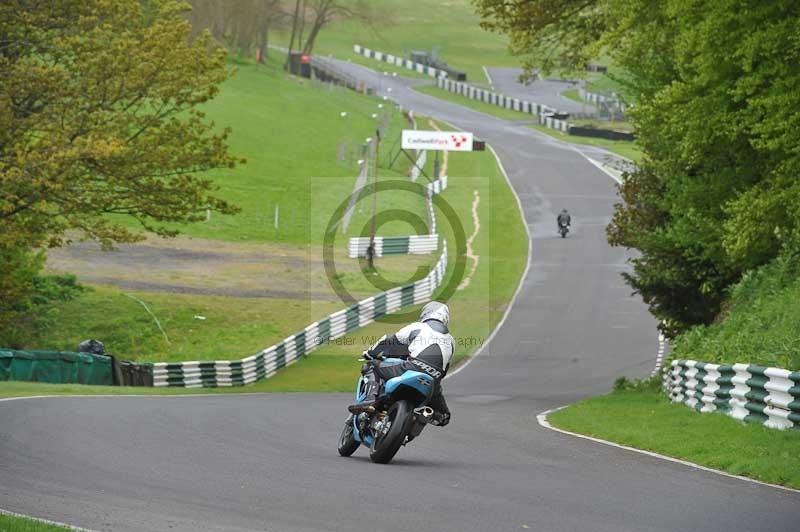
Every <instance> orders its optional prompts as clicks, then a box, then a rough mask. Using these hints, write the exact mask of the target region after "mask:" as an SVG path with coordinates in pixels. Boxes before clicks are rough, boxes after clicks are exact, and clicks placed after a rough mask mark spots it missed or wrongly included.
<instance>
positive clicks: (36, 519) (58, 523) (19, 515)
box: [0, 508, 98, 532]
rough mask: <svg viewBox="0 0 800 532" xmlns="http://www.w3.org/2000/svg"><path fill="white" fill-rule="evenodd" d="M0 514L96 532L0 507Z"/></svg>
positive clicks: (84, 531) (86, 531) (83, 531)
mask: <svg viewBox="0 0 800 532" xmlns="http://www.w3.org/2000/svg"><path fill="white" fill-rule="evenodd" d="M0 515H8V516H10V517H20V518H23V519H30V520H31V521H36V522H38V523H44V524H46V525H53V526H60V527H63V528H66V529H67V530H74V531H76V532H98V531H96V530H92V529H91V528H83V527H79V526H75V525H70V524H68V523H62V522H60V521H53V520H50V519H44V518H41V517H34V516H32V515H25V514H21V513H18V512H12V511H11V510H4V509H2V508H0Z"/></svg>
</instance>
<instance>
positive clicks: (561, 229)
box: [558, 223, 569, 238]
mask: <svg viewBox="0 0 800 532" xmlns="http://www.w3.org/2000/svg"><path fill="white" fill-rule="evenodd" d="M558 232H559V233H561V238H567V233H569V224H561V223H560V224H558Z"/></svg>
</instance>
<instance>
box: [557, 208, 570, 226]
mask: <svg viewBox="0 0 800 532" xmlns="http://www.w3.org/2000/svg"><path fill="white" fill-rule="evenodd" d="M571 223H572V217H571V216H570V215H569V213H568V212H567V209H561V212H560V213H558V216H557V217H556V224H557V228H558V230H561V227H562V226H565V225H566V226H567V227H569V226H570V224H571Z"/></svg>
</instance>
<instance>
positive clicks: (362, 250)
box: [347, 233, 439, 259]
mask: <svg viewBox="0 0 800 532" xmlns="http://www.w3.org/2000/svg"><path fill="white" fill-rule="evenodd" d="M369 241H370V239H369V237H368V236H367V237H359V238H351V239H350V240H349V241H348V243H347V256H348V257H350V258H351V259H354V258H356V257H366V256H367V248H368V247H369ZM437 249H439V235H437V234H435V233H434V234H430V235H411V236H376V237H375V256H376V257H383V256H385V255H427V254H429V253H434V252H435V251H436V250H437Z"/></svg>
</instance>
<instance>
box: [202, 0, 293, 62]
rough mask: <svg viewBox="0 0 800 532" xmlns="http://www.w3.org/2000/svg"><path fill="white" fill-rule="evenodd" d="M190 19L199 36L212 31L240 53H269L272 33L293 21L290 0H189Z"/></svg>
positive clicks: (215, 36) (263, 55) (260, 56)
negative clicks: (290, 16) (290, 12)
mask: <svg viewBox="0 0 800 532" xmlns="http://www.w3.org/2000/svg"><path fill="white" fill-rule="evenodd" d="M189 1H190V3H191V4H192V10H191V12H190V13H189V16H188V19H189V21H190V22H191V25H192V28H193V29H194V32H195V33H196V34H197V35H200V34H202V32H203V31H206V30H208V31H209V32H210V33H211V35H212V36H213V37H214V39H216V41H217V42H219V43H222V44H224V45H225V46H226V47H227V48H228V49H229V50H231V51H235V52H237V53H239V54H240V55H243V54H247V53H250V52H253V51H256V52H257V54H256V55H257V57H259V58H263V57H266V55H267V45H268V44H269V33H270V31H272V30H273V29H281V28H283V27H284V26H285V25H286V24H287V21H288V20H289V14H288V12H287V5H288V0H189Z"/></svg>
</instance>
